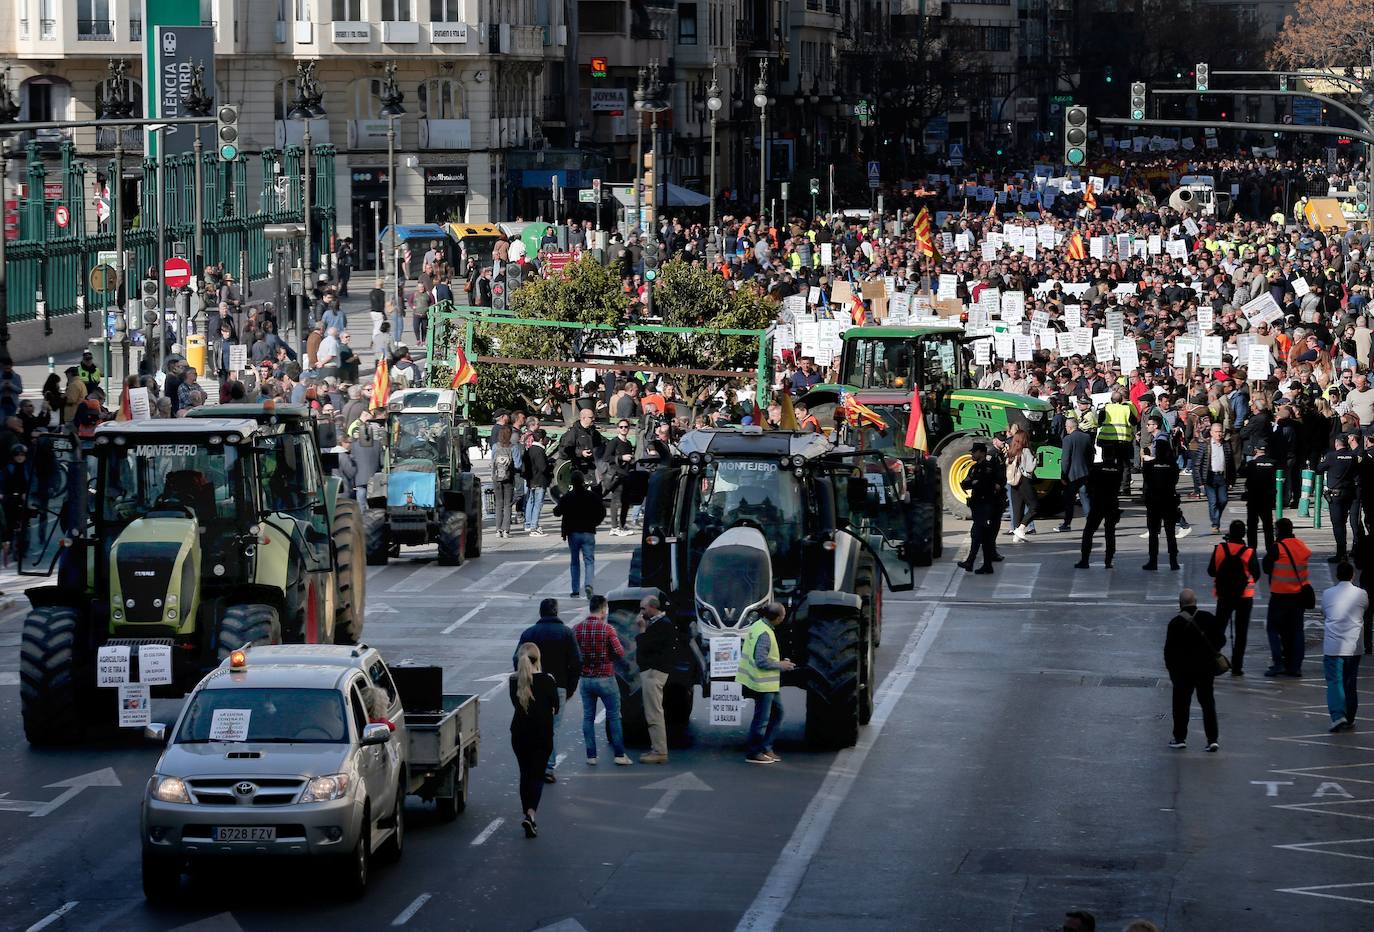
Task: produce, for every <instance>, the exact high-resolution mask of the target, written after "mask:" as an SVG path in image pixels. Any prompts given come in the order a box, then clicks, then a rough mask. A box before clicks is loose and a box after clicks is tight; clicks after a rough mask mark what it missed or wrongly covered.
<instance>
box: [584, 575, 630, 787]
mask: <svg viewBox="0 0 1374 932" xmlns="http://www.w3.org/2000/svg"><path fill="white" fill-rule="evenodd" d="M573 637H574V638H576V640H577V648H578V650H579V651H580V652H581V654H582V677H581V679H580V680H578V688H579V689H580V690H581V691H582V738H583V740H585V741H586V743H587V763H588V764H590V765H592V766H595V765H596V701H597V700H598V699H600V700H601V701H602V702H603V703H605V704H606V740H607V741H609V742H610V743H611V750H612V751H614V752H615V762H616V763H617V764H619V765H620V766H622V767H626V766H628V765H629V764H630V763H631V760H630V758H629V757H627V756H626V754H625V738H624V736H623V734H622V731H621V726H620V684H619V683H617V682H616V679H615V662H616V660H618V659H619V658H622V657H624V656H625V648H623V647H621V646H620V638H618V637H616V633H615V629H614V628H612V627H611V626H610V625H609V624H607V623H606V597H605V596H604V595H594V596H592V598H591V601H590V603H589V606H588V611H587V617H586V618H585V619H583V620H582V621H580V622H578V623H577V624H576V625H574V626H573Z"/></svg>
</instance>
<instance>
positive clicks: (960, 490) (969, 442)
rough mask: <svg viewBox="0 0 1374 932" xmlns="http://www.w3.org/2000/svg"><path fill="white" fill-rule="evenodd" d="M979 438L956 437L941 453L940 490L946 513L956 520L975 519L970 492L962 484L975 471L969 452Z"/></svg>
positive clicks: (969, 436) (968, 436) (970, 436)
mask: <svg viewBox="0 0 1374 932" xmlns="http://www.w3.org/2000/svg"><path fill="white" fill-rule="evenodd" d="M977 440H978V438H977V437H974V436H972V435H965V436H963V437H955V438H954V439H953V440H951V441H950V443H949V446H947V447H945V448H944V449H943V450H941V451H940V457H939V462H940V480H941V481H940V489H941V497H942V498H943V499H944V504H945V512H946V513H948V514H950V515H953V516H954V517H956V518H964V519H968V518H971V517H973V510H972V509H971V508H969V505H968V492H966V491H965V490H964V487H963V486H962V485H961V484H960V483H962V482H963V481H964V480H965V479H966V478H968V474H969V471H970V470H972V469H973V454H972V453H970V452H969V450H970V449H971V448H972V447H973V444H974V442H975V441H977Z"/></svg>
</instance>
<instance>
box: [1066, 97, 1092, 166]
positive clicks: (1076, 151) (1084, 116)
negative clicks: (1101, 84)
mask: <svg viewBox="0 0 1374 932" xmlns="http://www.w3.org/2000/svg"><path fill="white" fill-rule="evenodd" d="M1087 161H1088V108H1087V107H1066V108H1064V164H1065V165H1067V166H1069V167H1071V168H1077V167H1078V166H1079V165H1083V164H1086V163H1087Z"/></svg>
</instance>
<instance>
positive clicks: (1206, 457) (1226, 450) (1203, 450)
mask: <svg viewBox="0 0 1374 932" xmlns="http://www.w3.org/2000/svg"><path fill="white" fill-rule="evenodd" d="M1221 449H1222V453H1223V454H1224V455H1223V456H1222V461H1223V462H1224V464H1225V469H1224V470H1223V474H1224V476H1225V479H1226V485H1227V486H1230V485H1232V484H1233V483H1235V481H1236V460H1235V457H1234V456H1232V455H1231V445H1230V444H1229V443H1227V442H1226V441H1225V440H1223V441H1222V442H1221ZM1197 452H1198V456H1200V457H1201V458H1202V459H1201V461H1200V462H1199V463H1198V472H1199V473H1200V474H1201V478H1202V484H1203V485H1210V484H1211V479H1212V476H1214V475H1217V473H1216V472H1214V471H1213V469H1212V440H1211V438H1210V437H1209V438H1207V439H1206V440H1203V441H1202V442H1200V443H1199V444H1198V451H1197Z"/></svg>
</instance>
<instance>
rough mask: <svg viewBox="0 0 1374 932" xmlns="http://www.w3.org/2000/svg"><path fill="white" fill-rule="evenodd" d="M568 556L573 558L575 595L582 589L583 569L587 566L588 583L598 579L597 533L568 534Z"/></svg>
mask: <svg viewBox="0 0 1374 932" xmlns="http://www.w3.org/2000/svg"><path fill="white" fill-rule="evenodd" d="M568 556H569V558H570V559H571V560H572V589H570V590H569V591H570V592H571V593H572V594H573V595H574V596H575V595H577V594H578V593H579V592H581V591H582V570H583V568H584V566H585V568H586V576H587V585H589V586H590V585H591V584H592V581H593V580H595V579H596V534H595V533H593V532H591V531H573V532H572V533H571V534H569V535H568Z"/></svg>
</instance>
